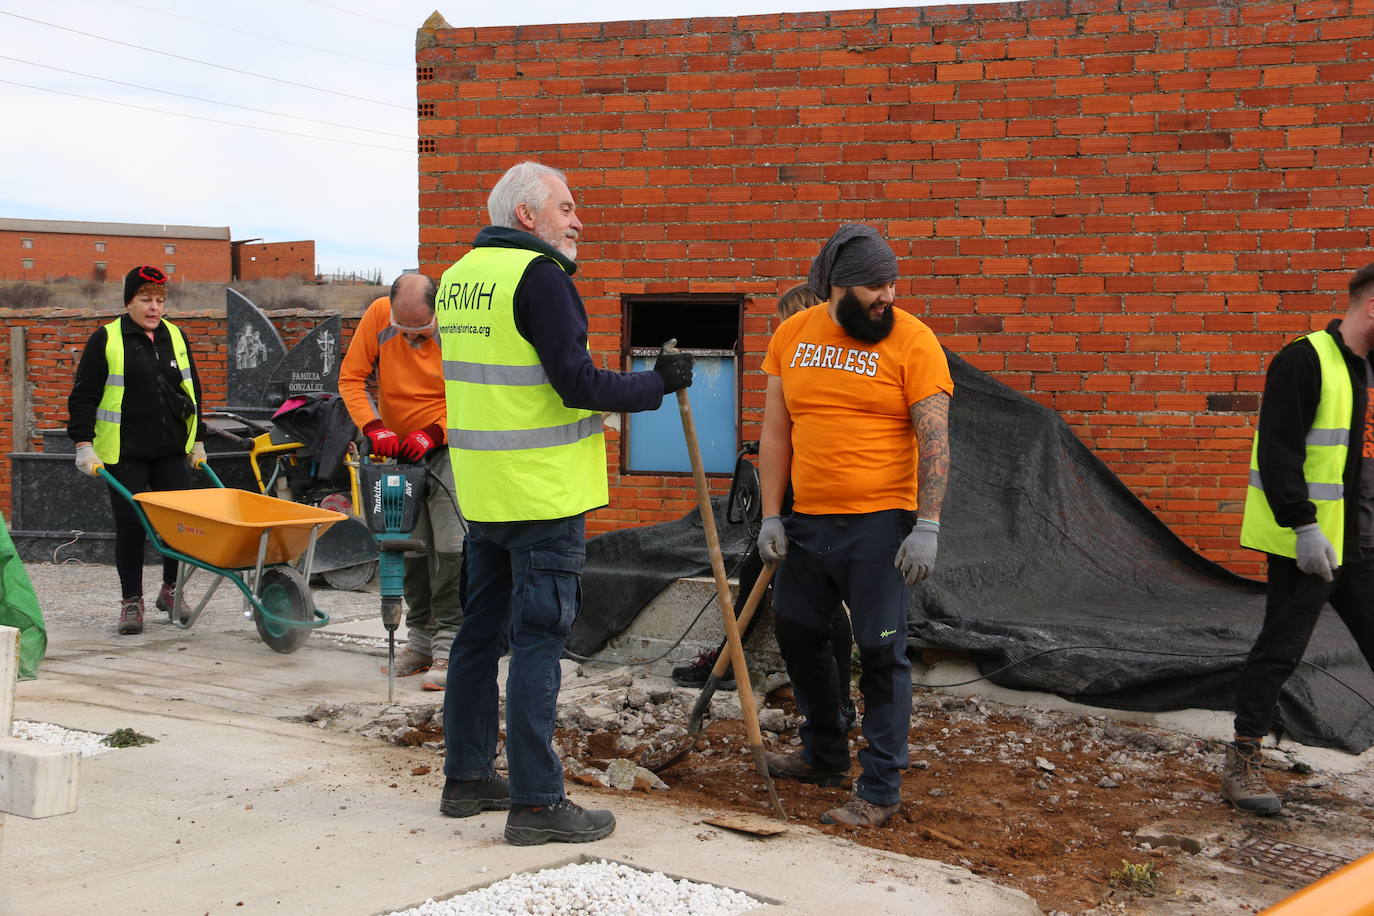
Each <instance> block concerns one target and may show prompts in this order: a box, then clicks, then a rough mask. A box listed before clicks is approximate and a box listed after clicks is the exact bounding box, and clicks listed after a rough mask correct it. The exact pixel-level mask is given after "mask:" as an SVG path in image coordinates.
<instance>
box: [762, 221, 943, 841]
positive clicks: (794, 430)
mask: <svg viewBox="0 0 1374 916" xmlns="http://www.w3.org/2000/svg"><path fill="white" fill-rule="evenodd" d="M896 281H897V257H896V255H895V254H893V251H892V248H891V247H890V246H889V245H888V244H887V242H886V241H884V240H883V238H882V237H881V236H880V235H879V234H878V233H877V231H876V230H874V229H872V228H871V227H869V226H864V225H860V224H857V223H848V224H846V225H843V226H841V227H840V228H839V230H838V231H837V232H836V233H835V234H834V235H833V236H832V237H831V238H830V240H829V241H828V242H826V243H825V246H824V247H823V248H822V249H821V251H820V254H818V255H817V256H816V259H815V261H814V262H812V264H811V272H810V275H809V277H808V279H807V285H808V286H809V287H810V288H811V290H812V291H813V292H814V293H816V295H818V296H820V297H821V298H822V299H824V300H826V301H823V302H821V303H819V304H817V305H814V306H812V307H811V308H809V309H807V310H806V311H804V312H801V313H800V314H797V315H794V316H793V317H791V318H789V319H787V320H786V321H784V322H783V323H782V325H781V326H780V327H779V328H778V330H777V331H776V332H775V333H774V334H773V338H772V340H770V341H769V343H768V353H767V355H766V356H765V357H764V360H763V371H764V372H765V373H766V374H767V375H768V391H767V397H766V400H765V403H764V418H763V434H762V436H761V438H760V442H759V465H760V478H761V482H762V485H763V513H764V520H763V527H762V530H761V531H760V532H759V552H760V553H761V554H762V556H763V559H764V560H765V561H768V562H781V564H782V565H781V566H780V568H779V570H778V573H777V576H776V579H775V584H774V592H773V609H774V612H775V615H776V620H775V624H774V626H775V630H776V634H777V639H778V647H779V649H781V650H782V656H783V660H784V661H785V662H786V664H787V673H788V676H789V677H790V678H791V680H792V690H793V693H794V694H795V696H796V699H797V706H798V708H799V709H800V711H801V713H802V714H803V715H804V716H805V717H806V721H805V723H804V724H803V725H802V728H801V739H802V749H801V751H800V752H799V753H795V754H787V755H784V754H772V753H770V754H768V768H769V771H770V772H771V773H772V775H774V776H779V777H783V778H789V779H798V780H801V781H803V782H811V783H816V784H818V785H827V786H837V785H842V784H843V783H844V782H845V781H846V778H847V775H848V772H849V762H850V761H849V744H848V741H847V733H846V730H845V726H844V721H843V718H842V717H841V713H840V705H839V699H838V698H839V696H840V691H839V688H838V685H837V684H836V683H835V678H836V675H835V662H834V658H833V656H832V654H831V648H830V609H832V608H834V607H835V606H836V605H838V604H839V602H840V601H841V600H844V601H845V603H847V604H848V605H849V610H850V615H851V617H852V619H853V626H854V643H855V644H856V645H857V646H858V647H859V658H860V663H861V666H862V675H861V676H860V680H859V689H860V692H861V693H862V694H863V698H864V716H863V735H864V738H865V739H867V742H868V746H867V747H866V748H865V749H864V750H862V751H860V752H859V763H860V766H861V768H862V773H861V774H860V776H859V778H858V780H856V781H855V783H854V794H853V796H852V797H851V798H850V799H849V801H848V802H846V803H845V804H844V805H842V806H840V807H838V808H832V809H831V810H829V811H827V812H825V813H824V814H822V815H821V821H822V822H824V823H827V824H836V823H838V824H845V825H847V826H851V827H877V826H881V825H883V824H885V823H886V822H887V821H888V820H889V819H890V818H891V817H892V815H893V814H896V813H897V810H898V808H899V807H900V805H901V783H902V777H901V771H902V770H903V769H905V768H906V767H907V766H908V765H909V763H910V761H909V758H908V754H907V732H908V731H909V730H910V727H911V663H910V662H909V661H908V660H907V657H906V633H907V627H906V609H907V587H908V586H910V585H913V584H915V583H916V582H918V581H919V580H921V579H924V578H926V577H927V576H928V575H930V573H931V570H932V569H933V567H934V565H935V553H936V546H937V542H938V539H939V533H940V510H941V508H942V506H943V504H944V499H945V484H946V481H947V480H948V477H949V399H950V395H951V394H953V392H954V382H953V381H952V380H951V378H950V374H949V363H948V361H947V360H946V359H945V354H944V351H943V350H942V349H941V348H940V343H939V341H937V340H936V339H935V335H934V334H933V333H932V332H931V330H930V328H928V327H926V326H925V324H924V323H922V322H921V321H920V320H919V319H917V318H916V317H914V316H912V315H911V314H909V313H907V312H904V311H902V310H900V309H897V308H896V307H895V306H894V305H893V300H894V294H895V291H896ZM789 482H790V483H791V485H792V489H793V492H794V493H795V503H794V505H793V510H792V513H791V514H790V515H789V516H788V517H787V518H786V519H785V520H784V519H783V518H782V517H781V516H780V514H779V513H780V512H781V508H782V501H783V493H784V492H785V491H786V489H787V485H788V483H789Z"/></svg>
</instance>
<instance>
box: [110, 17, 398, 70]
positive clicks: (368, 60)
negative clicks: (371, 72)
mask: <svg viewBox="0 0 1374 916" xmlns="http://www.w3.org/2000/svg"><path fill="white" fill-rule="evenodd" d="M114 2H115V3H120V4H123V5H124V6H132V7H133V8H134V9H139V10H144V11H146V12H149V13H154V14H156V15H158V16H170V17H171V18H173V19H180V20H182V21H184V22H194V23H195V24H196V25H204V26H209V27H210V28H212V29H224V30H225V31H227V32H238V33H239V34H240V35H247V36H249V37H250V38H260V39H262V40H263V41H276V42H280V43H281V44H284V45H293V46H295V47H297V48H305V49H306V50H307V51H318V52H319V53H320V54H332V55H334V56H335V57H346V58H349V59H350V60H358V61H362V62H363V63H366V64H376V65H377V66H379V67H390V68H392V69H393V70H409V69H411V67H410V66H408V65H407V66H402V65H401V64H396V63H392V62H390V61H385V60H377V59H376V58H373V57H359V56H358V55H356V54H349V53H347V52H345V51H331V50H330V49H329V48H320V47H316V46H315V45H307V44H302V43H301V42H299V41H292V40H291V39H289V38H282V37H281V36H280V35H264V34H263V33H261V32H250V31H248V30H247V29H240V28H237V27H235V26H232V25H221V24H220V23H217V22H207V21H206V20H204V19H193V18H191V17H190V16H182V15H181V14H180V13H173V12H171V11H170V10H159V9H154V8H152V7H151V6H144V5H143V4H141V3H134V2H132V0H114Z"/></svg>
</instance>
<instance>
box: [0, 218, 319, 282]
mask: <svg viewBox="0 0 1374 916" xmlns="http://www.w3.org/2000/svg"><path fill="white" fill-rule="evenodd" d="M292 244H301V243H299V242H297V243H292ZM307 244H309V245H310V248H311V253H310V257H311V260H312V261H313V260H314V243H313V242H311V243H307ZM140 264H152V265H153V266H155V267H161V268H162V269H163V270H164V271H166V272H167V274H168V276H169V277H170V278H171V280H172V281H173V282H176V283H186V282H191V283H228V282H229V280H230V278H231V272H230V271H231V262H230V242H229V227H228V226H166V225H149V224H143V223H92V222H82V221H72V220H51V219H0V280H29V281H32V282H35V283H43V282H47V281H50V280H62V279H76V280H95V281H97V282H102V283H103V282H105V281H106V280H118V279H121V278H122V277H123V276H124V274H125V273H126V272H127V271H128V270H129V268H131V267H135V266H138V265H140Z"/></svg>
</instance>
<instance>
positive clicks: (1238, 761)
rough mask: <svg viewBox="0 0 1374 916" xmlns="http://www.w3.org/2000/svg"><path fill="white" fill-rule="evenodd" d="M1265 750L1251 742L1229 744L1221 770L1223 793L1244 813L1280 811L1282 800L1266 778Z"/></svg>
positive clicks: (1266, 814) (1223, 796)
mask: <svg viewBox="0 0 1374 916" xmlns="http://www.w3.org/2000/svg"><path fill="white" fill-rule="evenodd" d="M1263 767H1264V752H1263V751H1261V750H1260V746H1259V744H1258V743H1256V742H1252V741H1232V742H1231V743H1230V744H1228V745H1226V766H1225V768H1223V769H1222V771H1221V796H1222V798H1225V799H1226V800H1227V801H1228V802H1230V803H1231V805H1232V806H1233V807H1234V808H1235V809H1236V810H1237V811H1241V812H1243V813H1245V814H1259V815H1263V816H1266V817H1267V816H1269V815H1271V814H1278V813H1279V809H1281V808H1282V807H1283V802H1281V801H1279V797H1278V796H1277V795H1275V794H1274V793H1273V792H1272V791H1270V789H1269V784H1268V783H1266V782H1265V781H1264V772H1263Z"/></svg>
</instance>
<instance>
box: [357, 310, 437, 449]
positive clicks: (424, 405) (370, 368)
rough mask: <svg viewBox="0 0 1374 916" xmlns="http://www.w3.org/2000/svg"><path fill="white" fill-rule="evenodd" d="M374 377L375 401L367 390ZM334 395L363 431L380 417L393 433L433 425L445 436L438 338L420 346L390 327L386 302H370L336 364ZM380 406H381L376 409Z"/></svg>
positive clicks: (404, 433)
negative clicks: (408, 341) (340, 397)
mask: <svg viewBox="0 0 1374 916" xmlns="http://www.w3.org/2000/svg"><path fill="white" fill-rule="evenodd" d="M369 380H374V382H375V384H376V387H377V400H378V401H380V402H381V403H380V405H377V404H374V403H373V402H372V398H371V396H370V395H369V394H368V381H369ZM339 394H340V396H342V397H343V399H344V404H345V405H346V406H347V407H348V415H349V416H350V417H352V418H353V422H354V423H356V424H357V425H358V428H359V429H362V428H363V427H364V426H366V425H367V424H368V423H371V422H372V421H373V420H376V419H377V418H378V414H380V415H381V421H382V422H383V423H385V424H386V425H387V427H388V428H390V429H391V431H392V432H394V433H396V434H397V435H398V436H402V437H404V436H408V435H410V434H411V433H413V432H415V431H416V430H417V429H424V428H425V427H426V426H429V425H430V424H431V423H437V424H438V425H439V428H440V429H441V430H443V433H442V434H441V437H440V441H443V440H444V439H446V438H447V436H448V429H447V427H448V423H447V418H448V402H447V400H446V399H445V397H444V360H443V356H442V355H440V352H439V339H438V338H437V337H431V338H429V339H428V340H426V341H425V342H424V343H423V344H422V345H421V346H420V348H419V349H416V348H414V347H412V346H411V345H410V344H409V343H407V342H406V339H405V338H404V337H402V336H401V335H400V333H399V332H396V331H393V330H392V329H391V300H390V299H388V298H387V297H385V296H383V297H382V298H380V299H376V300H374V301H373V303H372V304H371V305H369V306H368V307H367V311H366V312H364V313H363V317H362V319H361V320H360V321H359V322H358V329H357V330H356V331H354V332H353V339H352V340H351V341H350V342H349V344H348V352H347V353H346V354H344V359H343V363H342V364H341V365H340V366H339ZM379 407H380V410H379V409H378V408H379Z"/></svg>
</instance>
